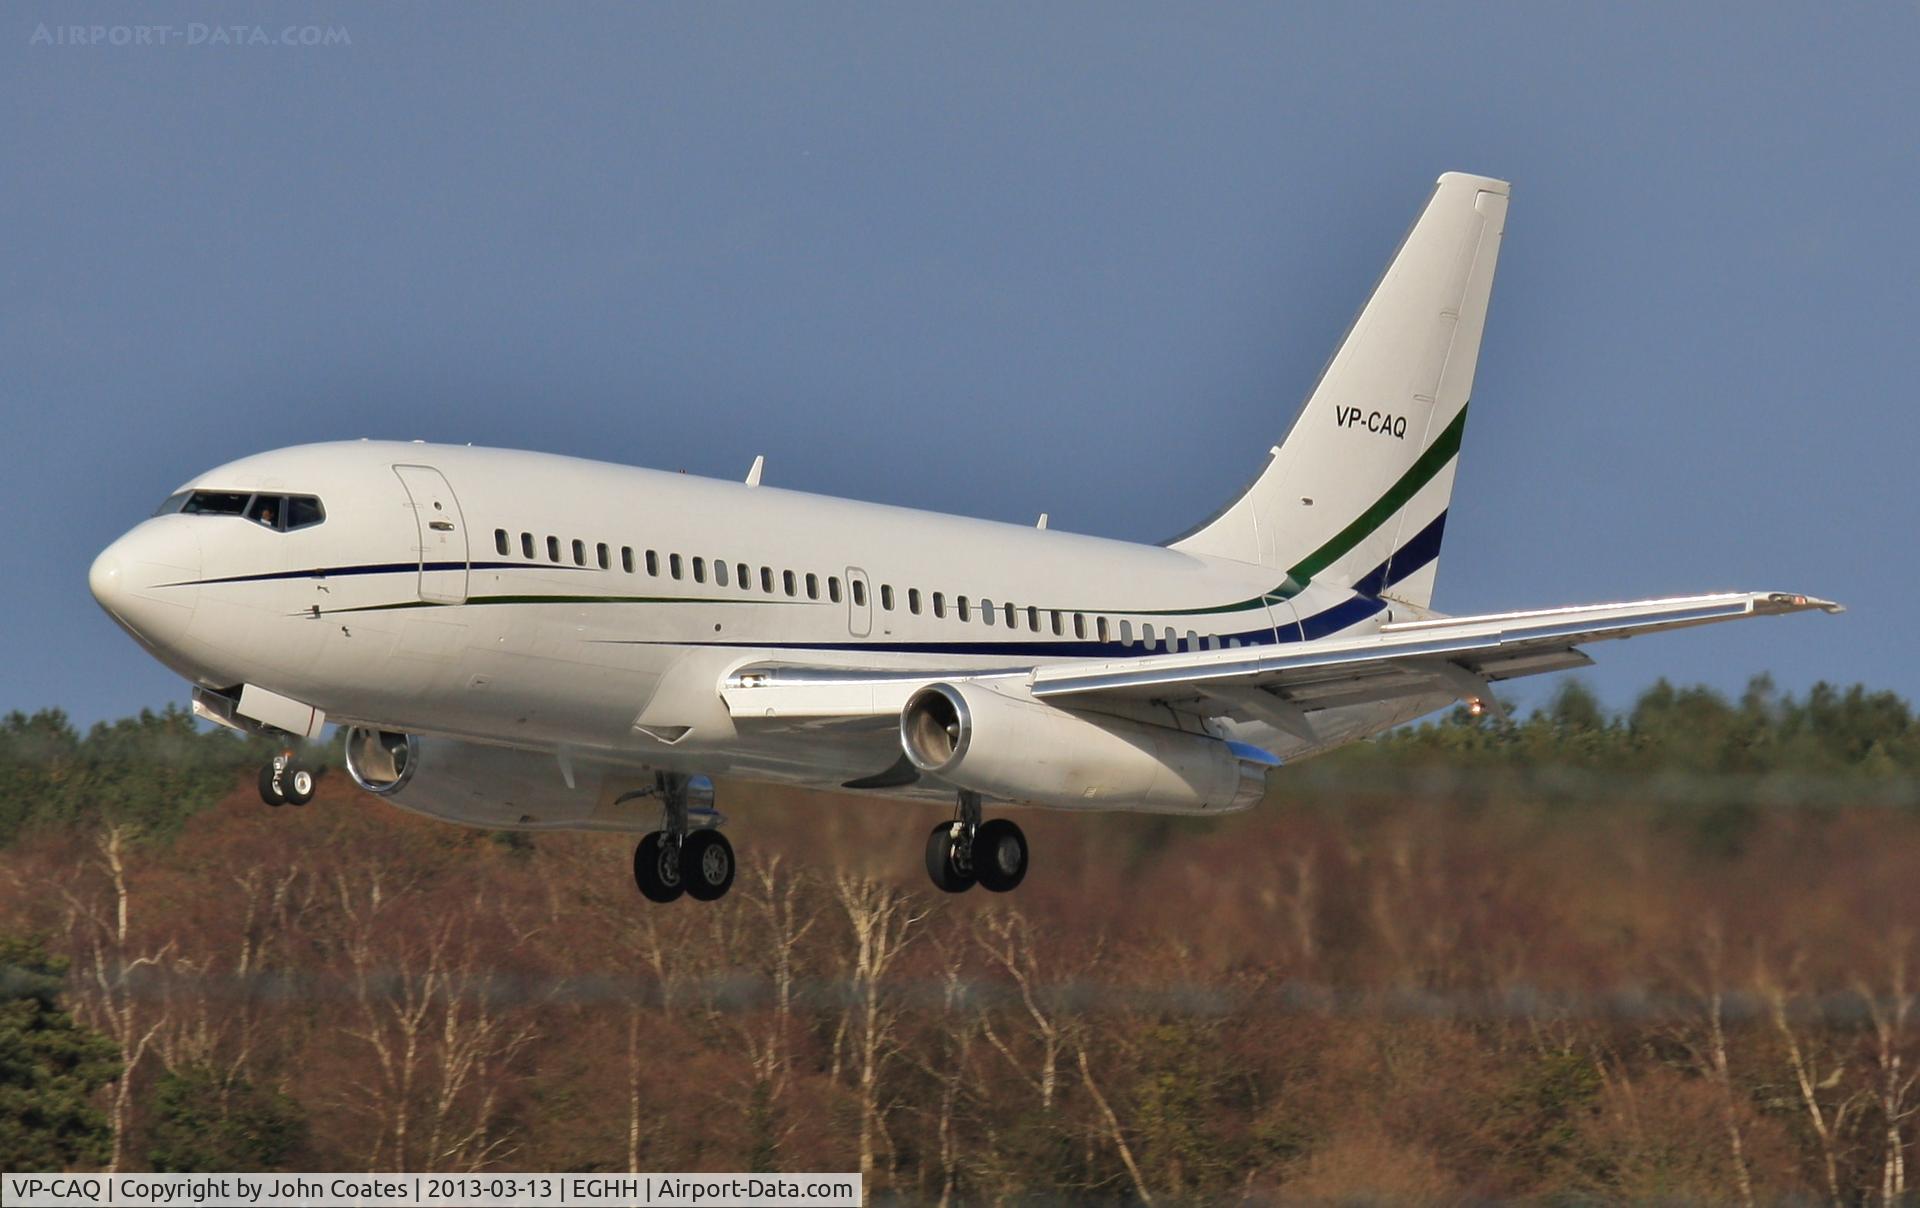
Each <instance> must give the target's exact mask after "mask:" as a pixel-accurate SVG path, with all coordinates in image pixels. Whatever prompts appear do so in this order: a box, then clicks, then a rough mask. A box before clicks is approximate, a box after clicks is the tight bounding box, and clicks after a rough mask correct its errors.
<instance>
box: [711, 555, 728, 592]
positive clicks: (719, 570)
mask: <svg viewBox="0 0 1920 1208" xmlns="http://www.w3.org/2000/svg"><path fill="white" fill-rule="evenodd" d="M713 581H714V584H715V585H716V586H719V587H725V586H726V585H727V560H726V559H725V558H715V559H714V560H713Z"/></svg>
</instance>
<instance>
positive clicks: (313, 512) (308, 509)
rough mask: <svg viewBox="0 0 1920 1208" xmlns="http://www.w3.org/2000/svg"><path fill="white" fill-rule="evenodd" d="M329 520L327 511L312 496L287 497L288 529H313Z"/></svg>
mask: <svg viewBox="0 0 1920 1208" xmlns="http://www.w3.org/2000/svg"><path fill="white" fill-rule="evenodd" d="M326 518H327V509H325V508H323V507H321V506H320V501H319V500H318V499H315V498H314V497H313V496H311V495H289V496H287V527H288V528H289V529H301V528H311V527H312V526H313V525H316V524H319V523H320V522H321V521H322V520H325V519H326Z"/></svg>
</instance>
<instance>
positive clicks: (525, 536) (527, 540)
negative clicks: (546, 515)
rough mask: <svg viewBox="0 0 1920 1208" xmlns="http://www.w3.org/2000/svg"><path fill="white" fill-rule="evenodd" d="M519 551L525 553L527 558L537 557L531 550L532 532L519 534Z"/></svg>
mask: <svg viewBox="0 0 1920 1208" xmlns="http://www.w3.org/2000/svg"><path fill="white" fill-rule="evenodd" d="M520 552H521V553H522V554H524V555H526V556H527V557H528V558H534V557H538V555H537V554H535V553H534V552H533V534H532V533H521V534H520Z"/></svg>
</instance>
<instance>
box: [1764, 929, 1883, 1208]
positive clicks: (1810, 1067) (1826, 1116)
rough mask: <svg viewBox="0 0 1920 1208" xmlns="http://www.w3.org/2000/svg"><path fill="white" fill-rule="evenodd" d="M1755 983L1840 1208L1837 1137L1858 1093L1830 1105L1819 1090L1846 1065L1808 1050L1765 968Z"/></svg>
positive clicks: (1842, 1072) (1780, 987)
mask: <svg viewBox="0 0 1920 1208" xmlns="http://www.w3.org/2000/svg"><path fill="white" fill-rule="evenodd" d="M1757 980H1758V982H1759V985H1760V993H1761V995H1762V997H1763V998H1764V999H1765V1000H1766V1003H1767V1017H1768V1019H1770V1020H1771V1021H1772V1023H1773V1030H1774V1032H1775V1033H1777V1034H1778V1035H1779V1037H1780V1044H1781V1048H1782V1049H1783V1050H1784V1051H1785V1054H1786V1058H1787V1070H1788V1072H1789V1073H1790V1074H1792V1076H1793V1089H1794V1093H1795V1094H1796V1095H1797V1096H1798V1097H1799V1100H1800V1106H1801V1107H1803V1108H1805V1109H1806V1113H1807V1124H1808V1126H1809V1127H1810V1128H1812V1129H1813V1136H1814V1140H1815V1142H1816V1143H1817V1144H1818V1145H1819V1147H1820V1167H1821V1174H1822V1176H1823V1177H1824V1178H1825V1180H1826V1186H1827V1199H1828V1202H1829V1203H1831V1204H1832V1205H1833V1206H1834V1208H1840V1205H1841V1204H1842V1203H1843V1202H1844V1198H1845V1197H1844V1193H1843V1192H1842V1189H1841V1186H1840V1155H1839V1144H1840V1137H1841V1136H1843V1135H1844V1134H1845V1132H1846V1126H1847V1121H1848V1119H1849V1118H1850V1117H1851V1116H1852V1115H1853V1113H1854V1111H1855V1110H1856V1109H1857V1108H1858V1107H1859V1105H1860V1102H1861V1099H1860V1097H1859V1096H1858V1095H1857V1094H1856V1095H1842V1096H1840V1097H1839V1100H1838V1102H1833V1103H1829V1102H1828V1101H1827V1100H1826V1098H1824V1097H1823V1096H1822V1094H1821V1092H1822V1091H1826V1090H1829V1089H1831V1088H1833V1087H1835V1086H1837V1085H1839V1083H1840V1081H1841V1079H1842V1078H1843V1077H1844V1076H1845V1073H1846V1062H1845V1061H1844V1060H1842V1059H1840V1058H1831V1059H1829V1060H1828V1061H1824V1062H1823V1061H1822V1060H1821V1055H1820V1053H1819V1052H1817V1051H1815V1050H1813V1049H1812V1048H1811V1040H1810V1039H1809V1040H1803V1039H1802V1037H1801V1035H1800V1033H1799V1032H1797V1031H1796V1030H1795V1029H1794V1025H1793V1020H1792V1019H1791V1017H1790V1016H1789V1013H1788V1004H1787V992H1786V988H1785V987H1784V986H1783V985H1782V984H1781V983H1780V981H1779V980H1778V979H1776V978H1775V977H1773V976H1772V974H1771V973H1770V972H1769V971H1768V970H1767V969H1766V968H1765V967H1764V965H1763V966H1762V967H1761V969H1760V970H1759V973H1758V976H1757Z"/></svg>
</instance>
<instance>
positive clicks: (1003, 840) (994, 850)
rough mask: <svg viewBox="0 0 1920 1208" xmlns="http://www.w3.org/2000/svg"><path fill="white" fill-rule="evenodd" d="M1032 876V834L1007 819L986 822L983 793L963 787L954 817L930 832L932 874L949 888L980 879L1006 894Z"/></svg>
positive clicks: (950, 890)
mask: <svg viewBox="0 0 1920 1208" xmlns="http://www.w3.org/2000/svg"><path fill="white" fill-rule="evenodd" d="M1026 875H1027V837H1026V835H1025V834H1023V833H1021V830H1020V828H1019V827H1018V826H1015V825H1014V824H1013V823H1012V822H1010V821H1008V820H1007V819H1005V818H994V819H991V820H989V821H984V822H983V821H982V820H981V818H980V794H978V793H970V792H966V791H962V792H961V794H960V800H959V804H958V806H957V808H956V809H955V810H954V818H953V821H951V822H942V823H941V824H940V825H938V826H936V827H934V828H933V830H932V831H931V832H930V833H929V834H928V835H927V876H928V877H930V878H932V880H933V884H934V887H935V888H937V889H941V890H944V891H945V892H947V893H964V892H965V891H967V890H969V889H971V888H973V887H974V885H976V884H978V885H979V886H980V887H981V888H982V889H985V890H987V891H988V892H989V893H1006V892H1007V891H1008V890H1010V889H1012V888H1014V887H1015V886H1016V885H1018V884H1020V882H1021V881H1023V880H1025V879H1026Z"/></svg>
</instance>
